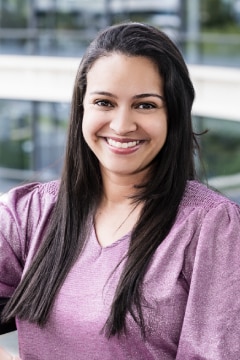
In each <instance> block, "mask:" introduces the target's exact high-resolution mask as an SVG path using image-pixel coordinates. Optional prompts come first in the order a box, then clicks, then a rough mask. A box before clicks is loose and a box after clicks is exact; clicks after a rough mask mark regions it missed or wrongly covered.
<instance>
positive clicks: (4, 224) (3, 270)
mask: <svg viewBox="0 0 240 360" xmlns="http://www.w3.org/2000/svg"><path fill="white" fill-rule="evenodd" d="M37 188H38V186H37V185H36V184H28V185H25V186H22V187H19V188H16V189H13V190H11V191H9V193H6V194H4V195H2V196H0V297H9V296H11V295H12V293H13V292H14V290H15V289H16V287H17V285H18V284H19V282H20V280H21V276H22V273H23V269H24V263H25V259H26V253H27V246H28V240H29V233H30V228H31V227H32V220H31V216H30V215H29V214H30V213H31V211H30V209H31V207H32V206H33V205H34V207H35V208H36V206H38V205H37V203H36V202H38V199H37V198H38V196H36V194H37ZM36 215H37V216H36V218H35V222H37V221H38V219H37V218H38V213H37V212H36Z"/></svg>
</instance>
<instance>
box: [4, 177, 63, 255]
mask: <svg viewBox="0 0 240 360" xmlns="http://www.w3.org/2000/svg"><path fill="white" fill-rule="evenodd" d="M58 189H59V182H58V181H51V182H48V183H29V184H25V185H22V186H19V187H16V188H13V189H11V190H10V191H8V192H7V193H5V194H3V195H1V196H0V242H1V239H2V241H5V244H6V241H7V242H8V243H9V246H11V247H12V248H13V249H14V252H15V253H16V254H18V258H19V259H20V258H21V259H25V258H26V254H27V253H28V249H29V246H30V243H31V242H33V244H34V246H35V245H36V244H38V243H39V242H40V241H41V238H42V234H43V232H44V231H45V228H46V225H47V223H48V221H49V218H50V215H51V213H52V210H53V207H54V205H55V203H56V200H57V196H58ZM33 239H34V240H33Z"/></svg>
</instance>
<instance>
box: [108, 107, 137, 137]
mask: <svg viewBox="0 0 240 360" xmlns="http://www.w3.org/2000/svg"><path fill="white" fill-rule="evenodd" d="M109 126H110V129H111V130H113V131H114V132H115V133H116V134H118V135H126V134H128V133H129V132H133V131H136V129H137V124H136V122H135V117H134V115H133V114H132V113H131V109H126V108H122V109H120V108H119V109H117V110H116V111H114V114H113V118H112V120H111V122H110V125H109Z"/></svg>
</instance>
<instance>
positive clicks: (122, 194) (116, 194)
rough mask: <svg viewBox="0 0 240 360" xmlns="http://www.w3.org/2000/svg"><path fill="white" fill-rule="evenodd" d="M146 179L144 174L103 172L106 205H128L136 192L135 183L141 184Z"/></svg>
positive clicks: (103, 200) (103, 199)
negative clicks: (124, 174)
mask: <svg viewBox="0 0 240 360" xmlns="http://www.w3.org/2000/svg"><path fill="white" fill-rule="evenodd" d="M143 179H144V176H143V174H137V175H134V176H118V175H115V174H109V173H107V172H104V171H103V172H102V180H103V198H102V202H103V203H104V204H105V205H107V204H108V205H109V206H110V205H112V206H114V205H115V206H117V205H124V204H125V205H127V204H129V205H130V204H131V203H132V200H131V199H130V197H132V196H133V195H135V194H136V191H137V189H136V188H135V185H137V184H140V183H141V182H142V181H143Z"/></svg>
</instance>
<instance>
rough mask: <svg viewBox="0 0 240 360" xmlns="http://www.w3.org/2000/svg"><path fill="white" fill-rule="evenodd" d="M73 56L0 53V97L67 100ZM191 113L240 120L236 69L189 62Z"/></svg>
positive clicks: (239, 83)
mask: <svg viewBox="0 0 240 360" xmlns="http://www.w3.org/2000/svg"><path fill="white" fill-rule="evenodd" d="M79 61H80V60H79V59H77V58H59V57H56V58H54V57H37V56H9V55H1V56H0V98H3V99H19V100H38V101H53V102H55V101H56V102H69V101H71V95H72V90H73V84H74V79H75V76H76V72H77V68H78V65H79ZM189 71H190V75H191V78H192V81H193V84H194V87H195V90H196V100H195V103H194V106H193V114H195V115H199V116H206V117H213V118H218V119H226V120H235V121H240V101H239V98H240V69H233V68H220V67H210V66H199V65H191V66H189Z"/></svg>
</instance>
